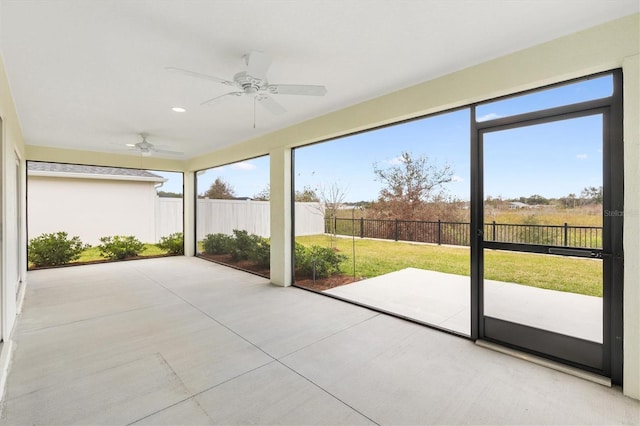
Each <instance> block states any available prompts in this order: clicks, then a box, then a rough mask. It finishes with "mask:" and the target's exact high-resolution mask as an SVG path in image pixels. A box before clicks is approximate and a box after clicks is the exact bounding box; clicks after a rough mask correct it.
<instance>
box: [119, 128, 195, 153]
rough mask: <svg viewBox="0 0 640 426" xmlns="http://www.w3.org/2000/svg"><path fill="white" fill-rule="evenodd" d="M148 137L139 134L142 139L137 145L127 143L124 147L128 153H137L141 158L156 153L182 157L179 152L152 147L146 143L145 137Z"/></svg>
mask: <svg viewBox="0 0 640 426" xmlns="http://www.w3.org/2000/svg"><path fill="white" fill-rule="evenodd" d="M148 136H149V135H147V134H146V133H140V137H141V138H142V141H140V142H138V143H135V144H134V143H128V144H126V145H125V146H126V147H128V148H129V151H138V152H139V153H140V154H141V155H142V156H144V157H149V156H151V155H152V154H154V153H158V154H170V155H182V154H184V153H182V152H179V151H172V150H168V149H162V148H160V146H164V145H158V146H156V145H154V144H152V143H151V142H148V141H147V137H148Z"/></svg>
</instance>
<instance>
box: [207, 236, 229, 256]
mask: <svg viewBox="0 0 640 426" xmlns="http://www.w3.org/2000/svg"><path fill="white" fill-rule="evenodd" d="M202 248H203V249H204V252H205V253H206V254H227V253H231V250H232V248H233V237H231V236H230V235H227V234H207V235H206V236H205V237H204V240H203V241H202Z"/></svg>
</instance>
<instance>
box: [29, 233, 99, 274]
mask: <svg viewBox="0 0 640 426" xmlns="http://www.w3.org/2000/svg"><path fill="white" fill-rule="evenodd" d="M89 247H90V246H89V245H84V244H82V241H80V237H77V236H76V237H73V238H69V236H68V234H67V233H66V232H56V233H54V234H42V235H39V236H37V237H35V238H33V239H31V240H30V241H29V250H28V253H29V255H28V256H27V258H28V259H29V262H31V263H32V264H33V266H55V265H63V264H65V263H69V262H72V261H74V260H78V259H79V258H80V254H81V253H82V251H83V250H85V249H87V248H89Z"/></svg>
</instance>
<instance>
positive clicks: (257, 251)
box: [249, 238, 271, 268]
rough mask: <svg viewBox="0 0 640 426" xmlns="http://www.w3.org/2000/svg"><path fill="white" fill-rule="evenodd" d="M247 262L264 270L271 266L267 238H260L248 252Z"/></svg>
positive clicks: (269, 247)
mask: <svg viewBox="0 0 640 426" xmlns="http://www.w3.org/2000/svg"><path fill="white" fill-rule="evenodd" d="M249 260H250V261H252V262H253V263H255V264H256V265H258V266H262V267H265V268H268V267H269V266H271V243H270V242H269V239H268V238H260V241H259V242H258V243H257V244H256V245H255V246H254V247H253V248H252V250H251V251H250V252H249Z"/></svg>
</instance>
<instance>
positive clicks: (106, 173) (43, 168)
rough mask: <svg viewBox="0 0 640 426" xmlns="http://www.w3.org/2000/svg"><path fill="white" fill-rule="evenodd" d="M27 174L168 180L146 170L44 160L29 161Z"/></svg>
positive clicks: (84, 177) (150, 180) (153, 180)
mask: <svg viewBox="0 0 640 426" xmlns="http://www.w3.org/2000/svg"><path fill="white" fill-rule="evenodd" d="M27 174H28V175H30V176H49V177H66V178H83V179H109V180H134V181H147V182H158V183H160V182H166V181H167V179H165V178H163V177H162V176H159V175H156V174H154V173H151V172H148V171H146V170H139V169H125V168H121V167H103V166H85V165H82V164H63V163H46V162H42V161H28V162H27Z"/></svg>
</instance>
